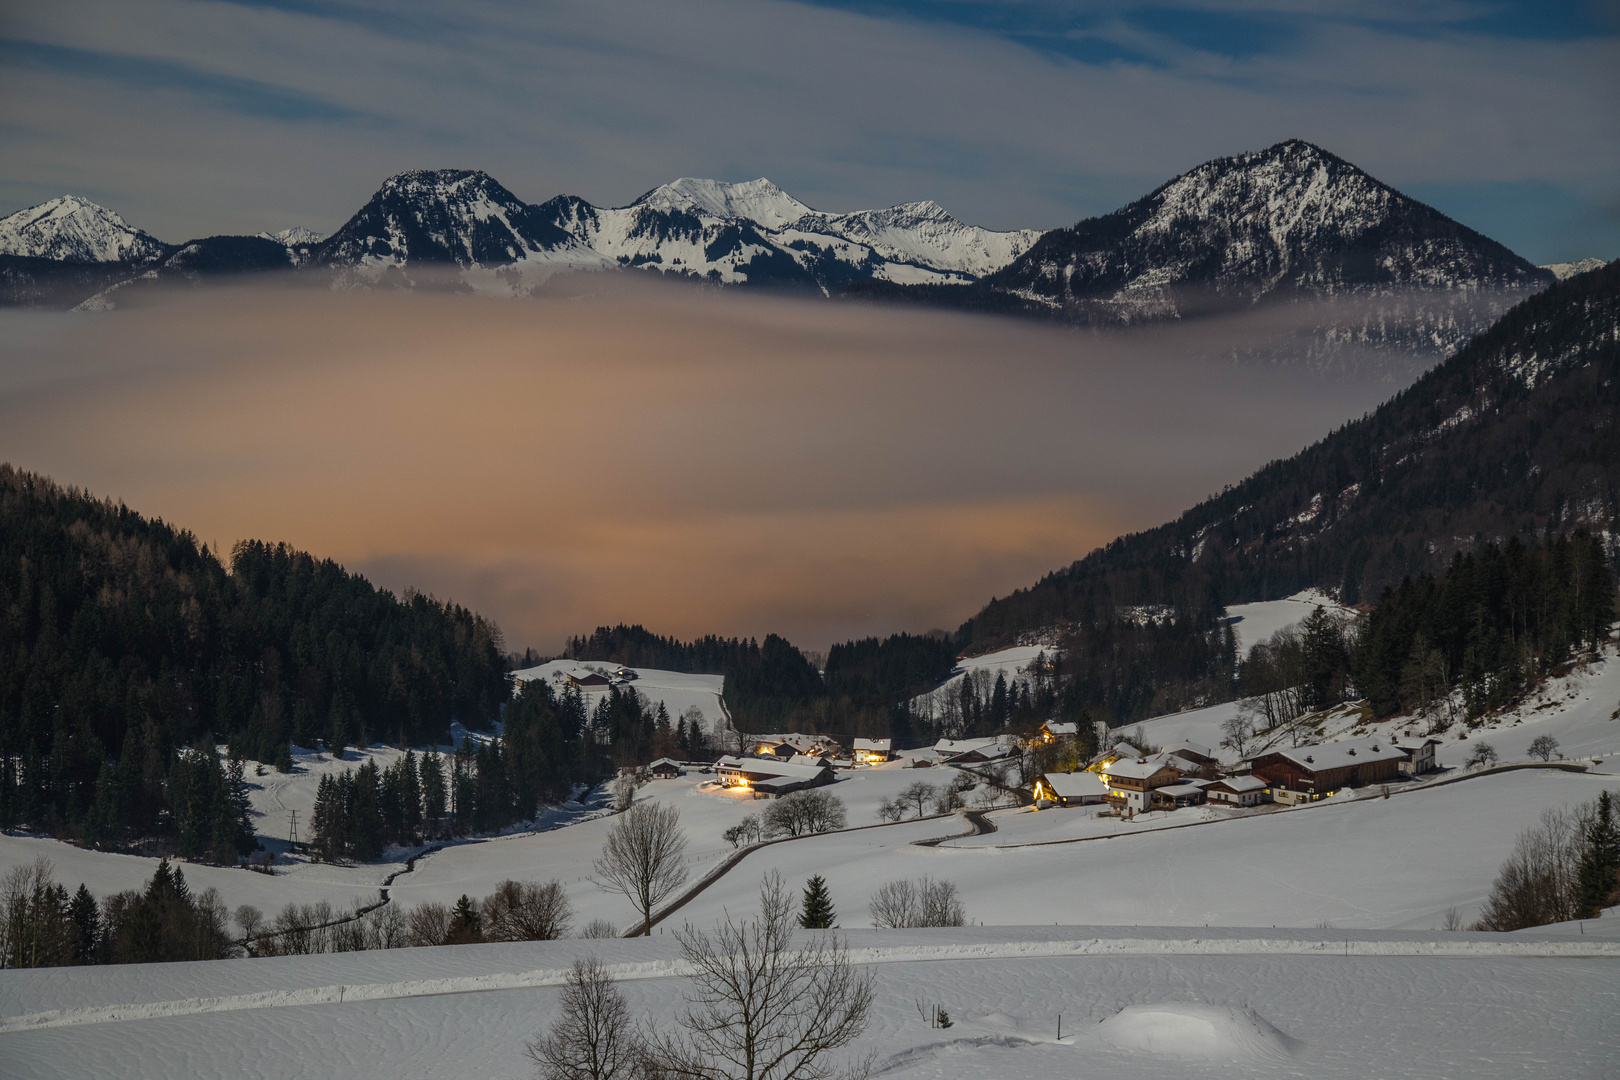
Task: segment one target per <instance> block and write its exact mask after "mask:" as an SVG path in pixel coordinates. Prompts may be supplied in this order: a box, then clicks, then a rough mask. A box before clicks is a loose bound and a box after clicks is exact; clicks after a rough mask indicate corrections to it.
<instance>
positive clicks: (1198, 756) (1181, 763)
mask: <svg viewBox="0 0 1620 1080" xmlns="http://www.w3.org/2000/svg"><path fill="white" fill-rule="evenodd" d="M1164 756H1165V757H1166V758H1167V759H1168V760H1169V762H1170V764H1172V765H1174V766H1175V767H1176V771H1177V772H1179V773H1181V774H1182V775H1183V776H1202V775H1205V774H1208V775H1209V776H1211V777H1213V776H1214V774H1215V768H1216V766H1217V765H1219V764H1220V763H1219V761H1217V760H1216V757H1215V751H1213V750H1211V749H1210V748H1209V747H1207V746H1204V745H1202V744H1200V743H1195V742H1192V741H1191V740H1188V739H1183V740H1182V741H1181V742H1180V743H1179V744H1177V745H1175V746H1172V747H1170V748H1169V749H1167V750H1166V751H1165V752H1164Z"/></svg>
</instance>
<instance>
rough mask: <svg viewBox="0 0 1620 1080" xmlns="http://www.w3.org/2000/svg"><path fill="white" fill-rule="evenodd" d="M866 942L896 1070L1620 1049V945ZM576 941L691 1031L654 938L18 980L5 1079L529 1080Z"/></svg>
mask: <svg viewBox="0 0 1620 1080" xmlns="http://www.w3.org/2000/svg"><path fill="white" fill-rule="evenodd" d="M847 938H848V941H849V943H850V945H851V946H852V948H853V949H854V950H855V958H856V959H858V960H860V961H862V962H864V963H869V964H870V965H871V970H872V971H873V973H874V976H875V978H876V991H877V993H876V1002H875V1006H874V1010H873V1018H872V1023H871V1024H870V1026H869V1027H868V1029H867V1031H866V1033H865V1035H864V1036H863V1037H862V1038H861V1039H860V1040H859V1041H858V1043H857V1044H856V1045H855V1046H854V1047H852V1048H851V1049H852V1052H853V1054H855V1055H863V1054H867V1053H870V1054H871V1055H873V1057H874V1072H875V1074H876V1075H879V1076H886V1077H896V1078H906V1080H913V1078H915V1080H933V1078H940V1080H944V1078H960V1077H997V1078H1001V1080H1025V1078H1028V1080H1036V1078H1041V1080H1044V1078H1046V1077H1050V1076H1054V1075H1057V1076H1087V1075H1104V1076H1117V1077H1124V1078H1134V1077H1143V1078H1146V1077H1154V1078H1158V1077H1166V1076H1198V1077H1232V1078H1234V1080H1236V1078H1244V1080H1248V1078H1251V1077H1263V1078H1270V1077H1277V1078H1285V1077H1311V1078H1313V1080H1318V1078H1322V1077H1329V1078H1339V1077H1343V1078H1347V1080H1348V1078H1355V1080H1363V1078H1365V1077H1369V1076H1377V1077H1400V1076H1412V1077H1440V1076H1457V1077H1469V1078H1471V1080H1488V1078H1492V1077H1520V1076H1525V1075H1534V1076H1558V1077H1570V1078H1581V1077H1592V1078H1598V1077H1603V1076H1605V1075H1612V1073H1609V1072H1607V1070H1609V1069H1611V1068H1612V1065H1613V1062H1614V1060H1616V1057H1617V1055H1620V1029H1617V1028H1616V1027H1615V1025H1614V1023H1613V1009H1612V1002H1613V998H1614V995H1615V992H1616V990H1620V945H1617V944H1616V943H1615V942H1614V941H1613V940H1602V939H1600V938H1598V937H1595V936H1581V937H1576V938H1573V939H1572V938H1570V937H1568V936H1565V935H1559V934H1548V935H1537V934H1535V933H1533V932H1531V933H1521V934H1516V935H1477V934H1410V933H1400V932H1380V933H1356V932H1339V931H1314V930H1307V931H1295V932H1286V931H1272V930H1269V929H1266V930H1210V931H1204V930H1200V931H1197V932H1196V933H1188V932H1184V931H1143V930H1137V929H1131V928H1120V927H1112V928H1110V927H1052V926H1048V927H1044V928H1042V927H1027V928H1021V929H1019V928H1015V929H996V928H988V927H987V928H979V927H972V928H964V929H961V930H954V931H940V930H934V931H917V930H913V931H872V930H852V931H848V932H847ZM579 955H595V956H597V957H600V958H601V959H602V960H603V961H604V962H605V963H608V964H610V965H613V970H614V971H615V973H616V974H617V975H618V976H619V977H620V978H621V980H622V982H621V984H620V985H621V987H622V989H623V991H624V993H625V995H626V997H627V998H628V1000H629V1004H630V1007H631V1012H632V1015H634V1016H637V1017H639V1018H642V1019H643V1020H644V1021H647V1022H651V1023H658V1024H665V1025H667V1024H669V1023H670V1022H671V1019H672V1017H673V1015H674V1014H675V1013H676V1012H677V1011H678V1009H679V1007H680V1004H681V994H682V991H683V989H684V986H685V983H684V980H683V979H681V978H680V977H678V975H677V974H676V965H675V961H676V959H677V953H676V949H675V942H674V940H673V938H672V937H670V936H669V935H662V936H658V935H655V936H654V937H652V938H650V939H640V940H633V941H591V942H580V941H558V942H544V943H534V944H525V945H470V946H455V947H445V948H439V949H407V950H395V951H391V952H387V953H358V954H344V955H337V956H313V957H289V958H281V959H274V960H244V961H216V962H212V963H203V964H163V965H141V966H138V967H126V968H115V969H86V968H67V969H54V970H50V969H47V970H36V971H7V972H3V973H0V1013H3V1015H4V1016H5V1018H6V1019H5V1020H0V1055H3V1060H4V1061H5V1062H6V1066H5V1072H6V1075H7V1076H14V1077H18V1078H24V1077H27V1078H42V1080H43V1078H57V1077H75V1078H78V1077H86V1076H120V1077H128V1078H130V1080H144V1078H165V1080H166V1078H169V1077H175V1076H243V1077H255V1078H266V1080H269V1078H278V1077H306V1076H311V1075H332V1076H344V1077H352V1078H357V1080H358V1078H368V1077H377V1078H380V1080H381V1078H386V1080H402V1078H412V1077H424V1078H426V1077H434V1078H438V1077H446V1076H467V1077H492V1078H496V1077H501V1078H504V1077H510V1078H514V1080H516V1078H518V1077H524V1076H529V1075H532V1066H531V1065H530V1064H529V1062H528V1061H527V1060H526V1059H525V1058H524V1056H523V1043H524V1041H525V1040H526V1039H527V1038H529V1037H531V1036H532V1034H533V1033H534V1032H535V1030H536V1029H537V1028H540V1027H542V1026H543V1025H544V1024H545V1023H547V1021H548V1020H549V1018H550V1017H551V1016H552V1015H554V1010H555V1008H556V1003H557V997H558V990H557V985H558V983H559V982H560V981H561V977H562V974H563V969H565V968H566V966H567V965H568V964H569V963H570V962H571V960H572V959H573V958H574V957H575V956H579ZM919 1003H921V1004H922V1005H924V1006H929V1005H935V1004H937V1005H942V1006H943V1007H944V1008H945V1009H946V1010H947V1011H948V1012H949V1013H950V1015H951V1017H952V1018H953V1021H954V1022H953V1024H952V1026H951V1027H950V1028H947V1029H943V1030H941V1029H937V1028H932V1027H930V1026H929V1025H928V1024H927V1023H926V1022H925V1021H924V1020H923V1019H922V1016H921V1015H920V1012H919ZM118 1006H123V1007H122V1008H119V1007H118ZM130 1006H135V1007H133V1008H131V1007H130ZM57 1010H61V1011H57ZM41 1014H44V1015H41ZM1060 1017H1061V1023H1062V1029H1063V1037H1062V1040H1061V1041H1059V1039H1058V1024H1059V1018H1060Z"/></svg>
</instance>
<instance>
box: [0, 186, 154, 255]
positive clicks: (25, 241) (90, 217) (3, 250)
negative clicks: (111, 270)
mask: <svg viewBox="0 0 1620 1080" xmlns="http://www.w3.org/2000/svg"><path fill="white" fill-rule="evenodd" d="M168 250H169V248H168V247H167V246H166V245H165V244H163V243H162V242H161V241H159V240H157V239H155V238H154V237H152V236H149V235H147V234H146V233H144V232H142V231H141V230H139V229H136V228H133V227H131V226H130V224H129V223H128V222H127V221H125V220H124V219H123V218H121V217H119V216H118V214H116V213H115V212H113V211H111V210H108V209H107V208H106V207H105V206H98V205H97V204H95V203H93V202H91V201H90V200H89V199H84V198H80V197H79V196H77V195H63V196H60V197H58V198H55V199H51V200H49V201H48V202H42V203H40V204H39V205H38V206H30V207H29V208H28V209H26V210H19V211H17V212H16V213H15V214H11V215H9V216H7V217H4V218H0V255H30V256H33V257H35V258H42V259H57V260H60V261H62V262H72V263H105V262H133V263H145V262H150V261H151V260H153V259H157V258H161V257H162V256H163V254H164V253H165V252H167V251H168Z"/></svg>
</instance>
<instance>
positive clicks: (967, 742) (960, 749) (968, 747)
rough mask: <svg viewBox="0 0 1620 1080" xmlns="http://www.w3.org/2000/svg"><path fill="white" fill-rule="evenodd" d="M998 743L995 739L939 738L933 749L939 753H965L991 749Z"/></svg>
mask: <svg viewBox="0 0 1620 1080" xmlns="http://www.w3.org/2000/svg"><path fill="white" fill-rule="evenodd" d="M998 745H999V744H998V743H997V742H996V740H995V739H941V740H939V742H937V743H935V744H934V749H935V751H937V752H938V753H941V754H953V755H954V754H966V753H970V752H971V751H974V750H993V749H995V748H996V747H997V746H998Z"/></svg>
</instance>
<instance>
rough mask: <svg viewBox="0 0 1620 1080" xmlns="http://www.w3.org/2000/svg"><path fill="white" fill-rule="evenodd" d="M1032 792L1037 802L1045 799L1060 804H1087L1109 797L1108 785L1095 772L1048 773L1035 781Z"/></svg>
mask: <svg viewBox="0 0 1620 1080" xmlns="http://www.w3.org/2000/svg"><path fill="white" fill-rule="evenodd" d="M1031 793H1032V794H1033V795H1034V797H1035V800H1036V802H1039V801H1040V800H1042V799H1045V800H1046V801H1047V802H1053V803H1056V804H1057V805H1059V806H1086V805H1089V804H1091V803H1100V802H1103V801H1104V800H1105V799H1107V797H1108V785H1107V784H1105V783H1103V779H1102V777H1100V776H1098V775H1097V774H1096V773H1094V772H1072V773H1067V772H1059V773H1047V774H1045V775H1044V776H1042V777H1040V778H1039V779H1037V780H1036V781H1035V784H1034V787H1033V789H1032V792H1031Z"/></svg>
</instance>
